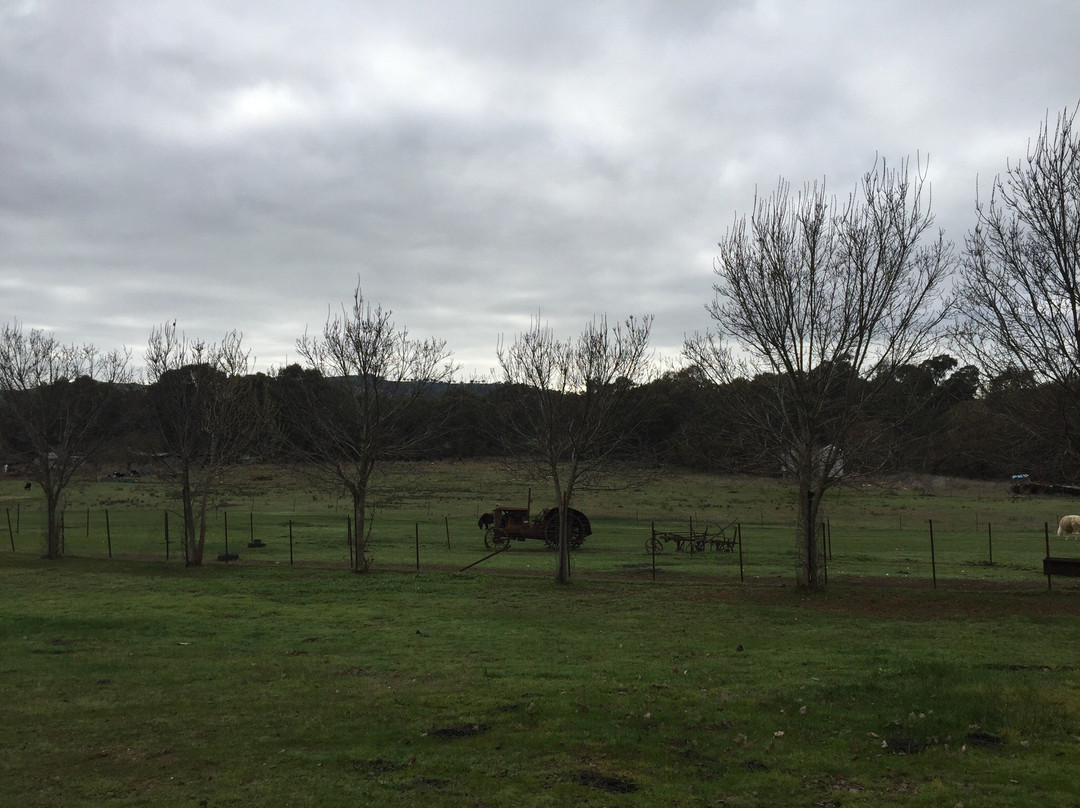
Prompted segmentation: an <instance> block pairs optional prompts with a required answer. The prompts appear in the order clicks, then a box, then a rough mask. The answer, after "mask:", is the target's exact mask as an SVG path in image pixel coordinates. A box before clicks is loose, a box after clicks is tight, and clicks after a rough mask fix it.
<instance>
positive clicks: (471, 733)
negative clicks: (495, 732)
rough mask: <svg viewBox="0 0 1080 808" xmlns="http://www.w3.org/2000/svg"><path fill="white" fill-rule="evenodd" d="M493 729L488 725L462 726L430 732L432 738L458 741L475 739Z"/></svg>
mask: <svg viewBox="0 0 1080 808" xmlns="http://www.w3.org/2000/svg"><path fill="white" fill-rule="evenodd" d="M489 729H491V727H490V725H488V724H461V725H460V726H456V727H440V728H439V729H433V730H431V731H430V732H428V735H430V736H431V737H432V738H442V739H443V740H448V741H452V740H457V739H458V738H473V737H475V736H477V735H483V734H484V733H485V732H487V731H488V730H489Z"/></svg>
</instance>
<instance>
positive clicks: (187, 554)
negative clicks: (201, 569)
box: [180, 468, 202, 567]
mask: <svg viewBox="0 0 1080 808" xmlns="http://www.w3.org/2000/svg"><path fill="white" fill-rule="evenodd" d="M180 507H181V509H182V510H183V512H184V563H185V564H186V565H187V566H189V567H198V566H200V565H201V564H202V554H201V553H197V552H196V551H197V549H198V545H197V544H196V542H195V505H194V503H193V502H192V499H191V474H190V472H189V471H188V469H187V468H185V469H184V471H183V482H182V483H181V485H180Z"/></svg>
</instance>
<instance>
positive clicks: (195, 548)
mask: <svg viewBox="0 0 1080 808" xmlns="http://www.w3.org/2000/svg"><path fill="white" fill-rule="evenodd" d="M242 341H243V340H242V336H241V335H240V334H239V333H238V332H235V331H233V332H230V333H228V334H226V335H225V336H224V338H223V339H222V340H221V342H217V343H212V342H206V341H203V340H189V339H188V338H187V337H186V336H184V335H183V334H181V333H179V332H178V331H177V329H176V323H175V322H174V323H172V324H171V325H170V324H166V325H164V326H161V327H159V328H155V329H154V330H153V331H152V332H151V335H150V339H149V341H148V343H147V348H146V354H145V358H146V366H147V374H148V376H149V381H150V383H151V385H150V389H149V391H148V399H149V406H150V412H151V422H152V424H153V427H154V431H155V432H156V433H157V439H158V442H159V446H160V449H161V450H162V451H164V452H166V453H167V455H168V461H167V462H168V463H169V464H170V465H171V466H172V471H173V472H174V473H175V474H176V475H177V477H178V479H179V481H180V492H181V497H180V499H181V502H180V505H181V514H182V517H183V536H184V559H185V560H186V561H187V563H188V564H190V565H199V564H201V563H202V559H203V550H204V548H205V545H206V529H207V513H208V511H209V510H211V509H212V508H213V507H214V505H215V502H214V495H215V493H216V492H217V491H218V490H219V488H220V485H221V479H222V475H223V474H224V472H225V471H226V470H227V469H228V467H229V466H230V465H232V464H233V463H235V462H236V461H237V460H239V456H240V454H241V453H242V452H243V450H244V449H245V448H246V447H247V446H249V445H250V443H251V441H252V439H253V437H254V435H255V432H256V430H257V427H258V424H257V421H256V419H255V418H254V417H253V412H252V409H251V390H250V380H249V378H248V368H249V355H248V352H247V351H246V350H245V349H244V347H243V344H242Z"/></svg>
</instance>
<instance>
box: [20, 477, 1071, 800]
mask: <svg viewBox="0 0 1080 808" xmlns="http://www.w3.org/2000/svg"><path fill="white" fill-rule="evenodd" d="M504 480H505V478H504V477H503V476H502V474H501V472H500V471H499V470H498V469H497V467H496V466H494V465H488V464H438V465H434V466H430V465H425V466H410V467H399V468H396V469H394V470H393V473H392V474H390V475H388V476H387V477H386V478H385V479H384V480H382V481H381V488H380V494H379V502H380V506H379V509H378V511H377V513H376V521H375V529H374V533H373V541H374V548H375V550H374V551H375V556H376V570H375V572H373V573H371V574H368V575H355V574H352V573H349V572H347V571H346V570H345V568H344V565H345V563H346V562H347V548H346V547H345V545H344V525H343V523H344V513H345V511H346V510H347V508H346V506H345V503H344V502H342V501H340V500H338V499H337V498H336V497H334V496H329V497H328V496H327V495H326V493H325V492H322V491H319V490H318V489H315V488H312V487H310V486H309V485H308V484H306V483H304V482H303V481H300V480H297V479H295V478H293V477H292V476H291V475H289V474H286V473H285V472H280V471H275V470H271V469H257V470H254V469H253V470H248V472H247V473H246V476H245V478H243V479H241V480H240V481H239V482H238V483H237V484H236V486H235V487H234V488H233V489H232V491H231V492H230V494H229V498H230V502H229V504H228V513H229V520H230V522H229V524H230V534H231V537H230V544H232V542H233V541H236V542H237V544H238V545H240V549H239V552H240V554H241V561H240V562H239V563H238V564H232V565H229V566H225V565H222V564H218V563H217V562H210V563H208V564H207V566H206V567H204V568H202V569H186V568H184V566H183V564H182V563H176V559H175V557H174V558H173V563H165V562H164V552H163V550H164V546H163V540H162V539H163V535H162V533H163V531H162V527H163V522H164V515H163V514H164V512H165V510H166V509H168V508H169V507H171V505H170V501H169V491H168V485H167V484H162V483H157V482H152V481H139V482H134V483H113V482H100V481H97V482H95V481H88V482H86V483H85V484H83V485H80V486H79V488H78V490H75V491H73V492H72V495H71V501H70V502H69V505H68V509H67V513H66V517H65V522H66V525H67V531H66V533H67V537H66V543H67V549H68V557H66V558H64V559H62V560H60V561H57V562H48V561H43V560H41V559H40V558H38V556H39V554H40V532H39V531H40V527H39V526H38V525H37V523H36V522H35V519H36V518H38V517H39V514H40V512H39V511H37V510H36V508H37V504H36V502H35V501H34V500H33V499H30V498H24V492H23V490H22V486H21V484H17V482H16V481H6V482H5V483H4V487H3V488H0V496H3V497H4V503H5V505H4V506H5V509H6V511H7V512H8V513H10V514H12V519H13V527H12V531H11V534H10V535H6V536H4V538H7V539H13V540H14V542H15V545H16V550H15V551H14V552H12V551H11V549H10V546H8V545H6V544H4V543H2V542H0V805H13V806H15V805H18V806H69V805H70V806H83V805H87V806H89V805H115V806H134V805H146V806H151V805H153V806H172V805H176V806H200V805H207V806H230V805H231V806H248V805H275V806H277V805H281V806H285V805H291V806H338V805H340V806H359V805H380V806H383V805H386V806H394V805H401V806H415V805H424V806H428V805H447V806H460V805H468V806H474V805H486V806H533V805H537V806H540V805H553V806H554V805H558V806H562V805H597V806H616V805H639V806H652V805H673V806H682V805H686V806H690V805H738V806H787V805H792V806H816V805H825V806H828V805H844V806H860V805H865V806H870V805H882V804H904V805H925V806H942V805H945V806H955V805H958V804H961V803H963V804H964V805H967V806H975V805H978V806H1015V805H1036V804H1037V805H1040V806H1071V805H1076V804H1077V803H1078V802H1080V781H1078V780H1077V778H1076V777H1075V774H1074V773H1075V771H1076V768H1077V765H1078V764H1080V646H1078V645H1077V643H1076V641H1075V640H1076V634H1077V629H1076V614H1077V611H1078V609H1080V587H1078V585H1077V583H1076V582H1074V581H1073V580H1069V579H1055V581H1054V588H1053V591H1052V592H1048V591H1047V586H1046V581H1045V579H1044V578H1043V577H1042V575H1041V572H1040V569H1041V558H1042V556H1043V554H1044V550H1045V548H1044V535H1043V523H1044V522H1047V521H1053V520H1056V518H1057V516H1060V515H1061V514H1062V513H1064V512H1065V511H1066V510H1073V509H1075V508H1069V503H1068V502H1067V501H1060V502H1059V501H1054V500H1049V499H1040V500H1034V499H1033V500H1013V499H1011V498H1010V497H1009V496H1008V494H1007V492H1006V491H1005V488H1004V486H1003V485H989V484H960V483H955V482H949V481H940V480H937V481H935V480H910V481H896V482H894V484H891V485H889V486H886V487H872V488H858V489H854V488H852V489H844V490H841V491H840V492H838V493H837V494H836V495H834V496H832V497H830V499H829V500H828V502H827V512H828V513H827V519H828V522H829V525H830V526H831V530H832V546H833V558H832V560H831V562H830V566H829V571H830V584H829V587H828V589H827V591H826V592H824V593H820V594H816V595H808V594H806V593H803V592H801V591H799V590H798V589H797V588H795V587H794V586H793V585H792V581H793V578H794V576H793V573H792V570H791V554H790V544H791V536H790V527H789V525H790V520H791V515H792V509H793V503H791V502H790V501H789V499H790V493H789V492H788V490H787V489H786V488H785V487H784V486H783V485H782V484H780V483H776V482H768V481H758V480H742V479H729V478H723V479H718V478H712V477H709V476H707V475H688V474H665V475H657V476H655V477H652V478H649V479H642V480H641V481H640V482H639V484H638V485H636V486H635V487H634V488H633V489H630V490H622V491H607V492H588V493H585V494H583V495H582V497H581V499H580V501H579V503H578V504H579V507H581V509H582V510H583V511H585V512H586V513H588V514H589V515H590V517H592V518H593V526H594V531H595V533H594V535H593V536H591V537H589V539H588V540H587V541H586V544H585V547H584V548H583V550H582V551H581V552H579V553H577V554H575V557H574V570H575V578H574V583H573V584H572V585H571V586H569V587H557V586H555V585H554V584H553V583H552V580H551V579H552V576H553V574H554V558H553V556H552V555H551V554H550V553H548V552H547V551H545V550H544V549H543V548H542V544H540V543H539V542H533V543H525V544H522V545H520V546H519V545H515V546H514V547H513V548H512V549H511V550H510V551H508V552H506V553H503V554H501V555H499V556H497V557H495V558H492V559H490V560H489V561H487V562H484V563H483V564H480V565H478V566H476V567H474V568H473V569H471V570H469V571H468V572H465V573H460V572H456V571H455V570H457V569H460V566H464V565H465V564H468V563H471V562H473V561H476V560H477V559H479V558H481V557H482V556H483V555H485V554H486V551H485V550H484V549H483V545H482V541H481V538H480V536H481V534H480V531H479V530H477V528H476V527H475V518H476V513H477V512H478V510H479V509H482V508H486V507H490V505H491V504H494V502H495V501H502V502H505V503H511V502H515V501H521V502H524V499H525V496H526V494H525V491H526V487H525V486H523V485H521V484H518V483H515V484H513V485H509V484H507V483H505V482H503V481H504ZM30 493H32V492H25V494H26V495H29V494H30ZM542 495H543V489H541V488H540V487H539V486H538V485H534V487H533V500H534V503H543V502H544V499H543V496H542ZM316 497H317V498H316ZM106 508H108V510H109V525H110V532H111V535H112V542H113V552H114V556H117V557H115V558H114V559H112V560H110V559H108V558H107V547H106V546H105V540H104V538H103V536H102V533H103V531H104V527H103V522H104V510H105V509H106ZM87 511H89V525H90V526H89V530H87V529H86V514H87ZM76 515H78V517H79V518H80V521H76ZM690 518H693V519H695V520H698V521H704V520H706V519H713V520H716V521H721V522H726V521H730V519H732V518H738V519H739V520H740V521H741V522H742V524H743V539H744V562H745V569H744V572H745V583H740V580H739V565H738V559H737V558H736V557H735V554H724V553H713V552H706V553H704V554H695V555H694V556H690V555H689V554H687V553H682V554H677V553H673V552H667V553H664V554H662V557H660V558H658V561H657V572H656V576H655V580H654V578H653V572H652V566H651V558H650V557H649V555H648V554H646V552H645V550H644V544H645V539H646V538H647V536H648V535H649V526H650V523H651V522H653V521H656V522H657V524H658V526H659V525H661V524H662V525H665V526H671V527H678V526H679V525H680V524H682V523H683V522H685V521H688V520H689V519H690ZM16 519H17V520H18V522H19V525H18V532H17V533H16V532H15V525H14V520H16ZM290 520H292V521H293V532H294V552H295V555H296V559H297V560H298V561H299V560H300V559H303V560H304V562H305V563H304V564H300V563H298V564H297V565H295V566H290V565H289V563H288V551H287V546H286V547H283V546H282V544H283V543H285V544H287V529H288V522H289V521H290ZM931 520H932V522H933V525H934V534H935V550H936V563H937V578H938V587H937V589H934V588H933V586H932V570H931V565H930V549H929V526H930V521H931ZM251 523H254V524H255V527H256V530H255V532H256V534H258V535H260V536H261V537H262V538H264V539H265V540H266V542H267V545H268V546H267V547H266V548H264V550H263V551H259V552H260V553H263V555H261V556H260V555H257V554H256V551H248V550H247V549H246V548H245V547H244V546H243V545H245V544H246V541H247V536H248V530H249V524H251ZM301 524H302V525H303V527H302V528H301V527H299V525H301ZM988 524H989V525H990V526H991V531H992V538H993V553H994V564H993V565H992V566H991V565H989V563H988V561H989V559H988V557H987V556H988V551H989V546H988V545H989V537H988V534H987V525H988ZM417 525H419V529H418V528H417ZM447 526H449V534H450V540H449V543H450V548H449V549H447ZM233 531H235V535H236V538H235V539H233V538H232V535H234V534H233ZM417 532H419V535H420V539H421V540H420V556H421V565H420V566H421V569H420V571H419V572H417V571H415V569H413V568H414V567H415V555H416V534H417ZM0 535H3V534H0ZM214 540H215V541H218V537H217V536H215V537H214ZM1051 541H1052V550H1053V552H1054V553H1055V554H1060V555H1065V554H1069V553H1068V549H1069V547H1068V545H1067V544H1065V543H1064V542H1062V541H1061V540H1058V539H1055V538H1053V537H1052V538H1051ZM121 554H123V555H125V556H126V557H125V558H119V556H120V555H121ZM316 562H317V564H316Z"/></svg>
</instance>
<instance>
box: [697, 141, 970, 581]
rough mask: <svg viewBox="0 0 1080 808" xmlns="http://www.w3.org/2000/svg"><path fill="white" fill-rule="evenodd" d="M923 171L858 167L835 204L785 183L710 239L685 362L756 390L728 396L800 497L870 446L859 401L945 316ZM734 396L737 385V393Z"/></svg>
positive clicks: (927, 344)
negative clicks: (710, 293) (703, 319)
mask: <svg viewBox="0 0 1080 808" xmlns="http://www.w3.org/2000/svg"><path fill="white" fill-rule="evenodd" d="M923 191H924V175H923V174H922V173H921V172H919V171H915V172H914V173H913V172H912V171H911V170H910V167H909V166H908V164H907V163H906V162H905V163H903V164H901V166H900V168H899V169H898V170H897V169H890V168H888V167H887V166H886V165H885V163H884V162H880V163H879V164H878V165H877V166H875V168H874V170H873V171H871V172H868V173H867V174H866V175H865V176H864V178H863V180H862V182H861V184H860V185H859V187H858V189H857V190H856V191H855V192H853V193H852V194H851V195H850V196H849V198H848V200H847V202H846V203H845V204H841V203H839V202H838V201H837V200H835V199H832V198H830V197H828V196H827V195H826V193H825V188H824V184H822V185H817V184H815V185H812V186H807V187H805V188H804V189H803V190H802V191H801V192H799V193H797V194H795V195H794V196H793V195H792V193H791V191H790V188H789V186H788V184H787V183H786V182H783V181H781V182H780V184H779V186H778V187H777V190H776V191H775V192H774V193H773V194H772V195H771V196H770V197H768V198H766V199H755V201H754V208H753V214H752V215H751V216H750V218H749V220H747V219H746V218H745V217H742V218H739V219H737V220H736V222H735V224H734V226H733V227H732V228H731V229H730V230H729V231H728V232H727V234H726V235H725V237H724V239H723V241H721V242H720V245H719V247H720V253H719V256H718V257H717V259H716V265H715V273H716V276H717V278H718V280H717V282H716V284H715V285H714V291H715V295H716V296H715V299H714V300H713V302H712V303H711V304H710V305H709V307H708V310H709V313H710V315H711V316H712V318H713V320H714V322H715V327H716V331H715V333H710V334H704V335H695V336H694V337H693V338H691V339H689V340H687V343H686V346H685V348H686V355H687V357H688V358H689V359H690V360H691V361H692V362H693V363H694V364H696V365H698V366H699V367H701V368H702V369H703V370H705V371H706V372H707V373H708V374H709V375H710V376H711V377H712V378H713V379H714V380H715V381H717V382H721V383H725V384H730V383H732V382H734V381H735V380H737V379H743V380H750V379H753V380H755V382H756V390H757V391H758V392H760V391H761V389H764V391H765V393H764V395H753V396H750V395H747V396H746V397H745V398H742V399H741V400H740V397H739V396H737V395H736V396H734V397H733V400H732V401H731V402H730V403H731V406H732V414H733V416H734V417H738V418H741V419H745V420H747V421H749V422H751V423H753V424H754V425H755V426H756V427H757V428H758V429H759V430H760V431H761V433H762V435H763V437H764V439H765V442H766V443H767V445H768V446H769V450H770V451H771V452H772V453H773V455H774V458H778V459H779V460H780V464H781V465H782V466H784V467H786V468H787V469H788V470H789V471H792V472H793V473H794V474H795V475H796V476H797V478H798V480H799V487H800V499H801V502H804V501H805V498H806V496H807V494H808V492H810V491H813V492H816V494H817V495H818V496H819V498H820V494H821V493H822V492H823V491H824V490H825V489H827V488H828V487H830V486H831V485H833V484H835V483H836V482H837V481H838V480H839V478H840V477H841V476H842V474H843V468H844V460H843V458H844V455H845V453H846V454H848V455H849V456H850V455H851V454H852V453H854V452H857V451H858V450H859V448H860V447H859V445H858V444H859V443H861V442H865V441H867V440H871V439H872V438H873V433H872V431H870V430H866V429H860V428H859V425H860V423H862V421H863V419H864V418H865V414H866V406H867V404H868V402H870V401H871V400H872V399H873V398H874V396H875V395H876V394H877V393H878V392H879V391H880V389H881V388H880V385H879V384H878V382H879V381H883V380H885V379H886V378H887V377H888V375H889V371H890V370H891V369H892V368H894V367H897V366H899V365H902V364H906V363H908V362H911V361H912V360H914V359H915V358H917V357H919V356H920V355H923V354H925V353H926V352H927V351H928V350H930V349H931V348H932V347H933V345H934V340H935V338H936V337H937V335H938V333H939V329H940V326H941V324H942V322H943V321H944V318H945V317H946V315H947V312H948V308H949V307H948V301H947V300H945V298H944V293H943V289H944V285H945V280H946V278H947V277H948V276H949V274H950V272H951V270H952V267H953V258H952V250H951V245H949V244H948V243H946V242H945V241H944V238H943V236H942V235H941V234H940V233H939V234H937V236H936V238H930V239H926V236H927V234H928V231H929V230H930V228H931V226H932V224H933V219H932V216H931V215H930V212H929V204H928V200H924V198H923ZM733 389H737V388H733ZM805 510H806V509H805V508H803V507H801V505H800V513H801V514H802V517H801V518H800V522H799V528H798V538H797V542H798V546H799V549H800V568H799V580H800V583H802V584H803V585H805V586H809V587H814V586H817V585H818V584H817V578H816V546H815V540H814V537H813V531H812V530H810V529H809V527H810V526H811V525H812V524H813V523H814V522H813V517H814V514H815V513H816V506H814V509H813V511H811V512H810V513H806V512H805Z"/></svg>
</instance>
